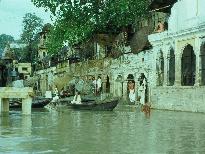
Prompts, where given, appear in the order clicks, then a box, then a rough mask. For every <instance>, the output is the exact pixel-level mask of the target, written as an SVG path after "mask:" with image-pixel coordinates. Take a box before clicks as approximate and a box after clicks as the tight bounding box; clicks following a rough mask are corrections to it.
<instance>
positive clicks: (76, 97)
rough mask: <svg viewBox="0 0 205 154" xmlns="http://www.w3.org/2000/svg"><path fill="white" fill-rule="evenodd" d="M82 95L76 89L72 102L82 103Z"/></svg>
mask: <svg viewBox="0 0 205 154" xmlns="http://www.w3.org/2000/svg"><path fill="white" fill-rule="evenodd" d="M81 103H82V102H81V96H80V92H79V91H76V94H75V96H74V98H73V100H72V101H71V104H81Z"/></svg>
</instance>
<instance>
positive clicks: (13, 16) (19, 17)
mask: <svg viewBox="0 0 205 154" xmlns="http://www.w3.org/2000/svg"><path fill="white" fill-rule="evenodd" d="M26 13H35V14H36V15H37V16H38V17H40V18H41V19H43V21H44V23H48V22H49V23H51V22H52V21H51V19H50V13H48V12H45V11H44V9H43V8H37V7H35V6H34V5H33V3H32V2H31V0H0V34H8V35H11V36H13V37H14V38H15V39H19V38H20V34H21V32H22V28H23V27H22V21H23V17H24V15H25V14H26Z"/></svg>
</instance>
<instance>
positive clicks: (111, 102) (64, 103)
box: [44, 98, 119, 111]
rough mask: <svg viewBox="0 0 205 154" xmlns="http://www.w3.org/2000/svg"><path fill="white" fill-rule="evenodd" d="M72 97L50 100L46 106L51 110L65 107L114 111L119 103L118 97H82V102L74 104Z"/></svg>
mask: <svg viewBox="0 0 205 154" xmlns="http://www.w3.org/2000/svg"><path fill="white" fill-rule="evenodd" d="M71 101H72V99H71V98H67V99H59V100H58V101H57V102H52V101H51V102H50V103H49V104H47V105H46V106H45V107H44V108H46V109H48V110H50V111H53V110H55V111H59V110H61V108H62V107H63V108H64V109H66V108H68V109H74V110H93V111H112V110H113V109H114V108H115V107H116V106H117V104H118V103H119V99H118V98H112V99H105V100H97V99H92V100H91V99H82V102H81V104H72V103H71Z"/></svg>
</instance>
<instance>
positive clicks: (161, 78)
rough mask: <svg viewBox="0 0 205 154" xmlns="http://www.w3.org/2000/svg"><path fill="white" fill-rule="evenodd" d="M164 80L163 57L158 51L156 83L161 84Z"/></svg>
mask: <svg viewBox="0 0 205 154" xmlns="http://www.w3.org/2000/svg"><path fill="white" fill-rule="evenodd" d="M163 82H164V57H163V52H162V51H160V52H159V55H158V59H157V85H158V86H163Z"/></svg>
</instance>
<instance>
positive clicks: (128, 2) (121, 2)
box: [32, 0, 148, 51]
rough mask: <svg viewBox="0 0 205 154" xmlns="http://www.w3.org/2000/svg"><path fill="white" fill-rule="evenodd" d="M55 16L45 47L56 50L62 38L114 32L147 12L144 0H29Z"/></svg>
mask: <svg viewBox="0 0 205 154" xmlns="http://www.w3.org/2000/svg"><path fill="white" fill-rule="evenodd" d="M32 2H33V3H34V5H36V6H37V7H44V8H45V9H46V10H50V11H51V12H52V13H53V15H55V16H56V18H57V19H56V21H55V24H54V28H53V30H52V31H51V34H50V37H49V38H50V39H49V44H48V47H49V48H50V49H49V50H50V51H58V50H59V48H60V47H61V45H62V43H63V41H65V40H67V41H68V42H69V43H70V45H73V44H77V43H80V42H82V41H85V40H86V39H88V38H90V37H91V36H92V34H94V33H102V32H103V33H118V32H119V30H120V29H121V28H122V27H125V26H127V25H129V24H133V23H134V22H135V19H136V18H138V17H142V16H144V15H145V14H146V13H147V6H148V5H147V2H148V1H147V0H73V1H71V0H52V1H47V0H32Z"/></svg>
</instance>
